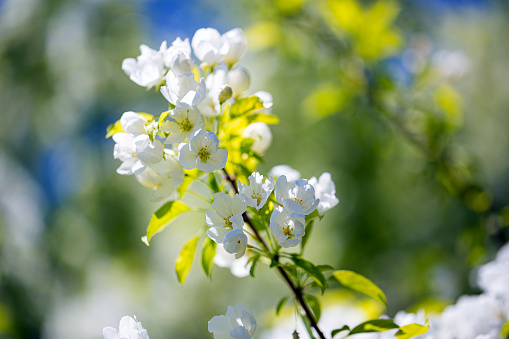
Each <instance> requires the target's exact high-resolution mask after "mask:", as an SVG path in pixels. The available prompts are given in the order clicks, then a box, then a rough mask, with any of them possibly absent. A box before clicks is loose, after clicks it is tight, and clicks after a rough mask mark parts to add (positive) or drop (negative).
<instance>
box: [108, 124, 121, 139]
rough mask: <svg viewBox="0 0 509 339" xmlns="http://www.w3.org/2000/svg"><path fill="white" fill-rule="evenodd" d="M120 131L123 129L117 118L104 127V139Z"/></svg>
mask: <svg viewBox="0 0 509 339" xmlns="http://www.w3.org/2000/svg"><path fill="white" fill-rule="evenodd" d="M122 132H124V129H123V128H122V126H121V125H120V120H117V121H115V123H113V124H111V125H109V126H108V128H106V139H108V138H109V137H111V136H113V135H114V134H117V133H122Z"/></svg>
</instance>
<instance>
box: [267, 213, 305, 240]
mask: <svg viewBox="0 0 509 339" xmlns="http://www.w3.org/2000/svg"><path fill="white" fill-rule="evenodd" d="M304 223H305V219H304V216H303V215H302V214H294V213H289V212H288V211H287V210H286V209H284V208H283V207H281V206H278V207H276V208H275V209H274V211H273V212H272V215H271V216H270V231H271V233H272V235H274V237H275V238H276V240H277V242H278V244H279V245H281V247H294V246H297V245H298V244H300V243H301V241H302V237H303V236H304V233H305V230H304Z"/></svg>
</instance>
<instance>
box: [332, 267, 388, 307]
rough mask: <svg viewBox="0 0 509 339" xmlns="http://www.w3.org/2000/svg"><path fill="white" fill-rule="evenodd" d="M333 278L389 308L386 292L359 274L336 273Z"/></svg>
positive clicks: (342, 271)
mask: <svg viewBox="0 0 509 339" xmlns="http://www.w3.org/2000/svg"><path fill="white" fill-rule="evenodd" d="M332 276H333V277H334V278H336V280H337V281H338V282H339V283H340V284H341V285H343V286H345V287H348V288H350V289H352V290H355V291H358V292H361V293H364V294H365V295H367V296H369V297H371V298H373V299H376V300H378V301H380V302H381V303H382V304H384V305H385V306H387V298H386V297H385V294H384V292H382V290H381V289H380V288H379V287H378V286H376V285H375V284H374V283H373V282H371V280H369V279H368V278H366V277H364V276H363V275H360V274H358V273H355V272H352V271H346V270H340V271H335V272H334V273H332Z"/></svg>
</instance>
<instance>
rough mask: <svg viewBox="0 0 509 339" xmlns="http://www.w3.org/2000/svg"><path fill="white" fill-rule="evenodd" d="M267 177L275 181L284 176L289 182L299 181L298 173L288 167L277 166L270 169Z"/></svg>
mask: <svg viewBox="0 0 509 339" xmlns="http://www.w3.org/2000/svg"><path fill="white" fill-rule="evenodd" d="M269 175H270V176H271V177H273V178H275V179H278V178H279V177H280V176H282V175H285V176H286V178H287V179H288V181H290V182H292V181H295V180H299V179H300V172H299V171H297V170H296V169H294V168H292V167H290V166H288V165H277V166H274V167H272V168H271V169H270V171H269Z"/></svg>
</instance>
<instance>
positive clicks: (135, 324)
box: [103, 315, 149, 339]
mask: <svg viewBox="0 0 509 339" xmlns="http://www.w3.org/2000/svg"><path fill="white" fill-rule="evenodd" d="M103 339H149V336H148V333H147V330H146V329H144V328H143V326H142V325H141V323H140V322H139V321H138V319H136V316H134V319H133V318H131V317H130V316H127V315H126V316H125V317H122V319H120V324H119V326H118V330H117V329H116V328H113V327H105V328H104V329H103Z"/></svg>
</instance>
